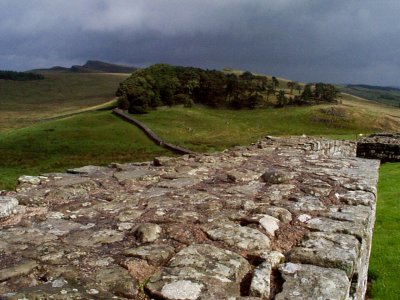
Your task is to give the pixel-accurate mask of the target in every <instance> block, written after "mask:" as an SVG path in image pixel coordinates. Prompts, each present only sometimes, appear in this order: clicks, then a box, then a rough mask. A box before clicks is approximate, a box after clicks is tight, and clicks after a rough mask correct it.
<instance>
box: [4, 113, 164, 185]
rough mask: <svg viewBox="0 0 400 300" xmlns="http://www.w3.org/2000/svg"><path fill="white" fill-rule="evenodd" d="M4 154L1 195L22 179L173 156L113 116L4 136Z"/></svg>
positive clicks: (57, 122) (82, 117)
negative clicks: (67, 170)
mask: <svg viewBox="0 0 400 300" xmlns="http://www.w3.org/2000/svg"><path fill="white" fill-rule="evenodd" d="M0 153H1V155H0V189H13V188H14V187H15V184H16V180H17V178H18V177H19V176H21V175H39V174H40V173H43V172H54V171H62V172H64V171H65V169H67V168H71V167H79V166H83V165H89V164H95V165H107V164H109V163H111V162H127V161H147V160H151V159H152V158H154V157H155V156H159V155H171V153H170V152H169V151H167V150H164V149H163V148H160V147H158V146H157V145H155V144H154V143H153V142H152V141H150V140H149V139H148V138H147V136H145V135H144V133H142V132H141V131H140V130H139V129H137V128H136V127H135V126H132V125H131V124H128V123H127V122H123V121H122V120H121V119H119V118H118V117H116V116H114V115H112V114H111V112H110V111H101V112H91V113H84V114H82V115H77V116H74V117H70V118H65V119H62V120H55V121H51V122H46V123H40V124H36V125H34V126H31V127H27V128H22V129H14V130H11V131H8V132H3V133H0Z"/></svg>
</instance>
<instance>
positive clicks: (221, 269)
mask: <svg viewBox="0 0 400 300" xmlns="http://www.w3.org/2000/svg"><path fill="white" fill-rule="evenodd" d="M250 268H251V267H250V264H249V263H248V262H247V261H246V260H245V259H244V258H243V257H241V256H240V255H238V254H236V253H234V252H231V251H228V250H223V249H219V248H217V247H214V246H212V245H205V244H194V245H191V246H189V247H186V248H184V249H183V250H181V251H180V252H179V253H177V254H176V255H175V256H174V257H173V258H172V259H171V260H170V262H169V263H168V265H167V266H166V267H163V268H162V269H161V270H160V272H158V273H157V274H155V275H153V277H151V278H150V280H149V282H148V283H147V285H146V288H147V290H148V291H149V292H150V293H151V294H152V295H154V296H157V295H160V294H161V293H162V290H163V288H164V286H166V285H169V284H171V283H174V282H179V281H189V282H190V283H188V286H189V287H190V285H191V283H196V284H199V285H202V288H201V289H200V290H201V291H200V292H199V293H198V294H197V293H196V296H197V298H194V299H227V298H229V297H239V296H240V282H241V281H242V279H243V278H244V276H245V275H246V274H247V273H248V272H249V271H250ZM174 286H176V285H174V284H173V285H172V287H174ZM170 287H171V286H168V290H170ZM197 287H198V286H197ZM203 287H204V288H203ZM172 290H175V289H171V291H172ZM195 290H196V291H197V289H195ZM164 291H165V290H164ZM168 295H169V297H174V294H173V293H172V292H171V294H168ZM164 297H165V295H164ZM167 299H173V298H167ZM178 299H179V298H178ZM183 299H185V298H183Z"/></svg>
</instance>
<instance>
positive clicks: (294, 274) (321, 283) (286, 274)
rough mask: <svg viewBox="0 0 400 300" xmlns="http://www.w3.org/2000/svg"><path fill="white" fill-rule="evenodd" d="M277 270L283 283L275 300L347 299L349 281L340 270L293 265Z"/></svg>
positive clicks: (289, 264)
mask: <svg viewBox="0 0 400 300" xmlns="http://www.w3.org/2000/svg"><path fill="white" fill-rule="evenodd" d="M279 269H280V271H281V273H282V276H283V279H284V280H285V282H284V284H283V288H282V291H281V292H280V293H279V294H277V295H276V296H275V299H276V300H285V299H348V293H349V288H350V281H349V279H348V278H347V276H346V273H345V272H344V271H342V270H338V269H327V268H321V267H317V266H312V265H301V264H293V263H287V264H285V265H282V266H281V267H280V268H279Z"/></svg>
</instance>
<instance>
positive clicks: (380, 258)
mask: <svg viewBox="0 0 400 300" xmlns="http://www.w3.org/2000/svg"><path fill="white" fill-rule="evenodd" d="M399 182H400V163H387V164H384V165H382V166H381V170H380V177H379V186H378V206H377V216H376V222H375V230H374V236H373V243H372V253H371V260H370V270H369V275H370V278H371V279H372V283H373V284H372V290H371V291H370V294H371V296H372V298H373V299H385V300H390V299H399V295H400V280H399V277H398V276H399V274H400V230H399V228H400V185H399Z"/></svg>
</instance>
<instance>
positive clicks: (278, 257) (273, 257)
mask: <svg viewBox="0 0 400 300" xmlns="http://www.w3.org/2000/svg"><path fill="white" fill-rule="evenodd" d="M260 257H261V259H263V260H264V261H265V262H267V263H269V264H271V266H272V267H273V268H275V267H276V266H277V265H279V264H280V263H282V262H283V261H284V260H285V256H284V255H283V254H282V253H281V252H279V251H266V252H263V253H262V254H261V255H260Z"/></svg>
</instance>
